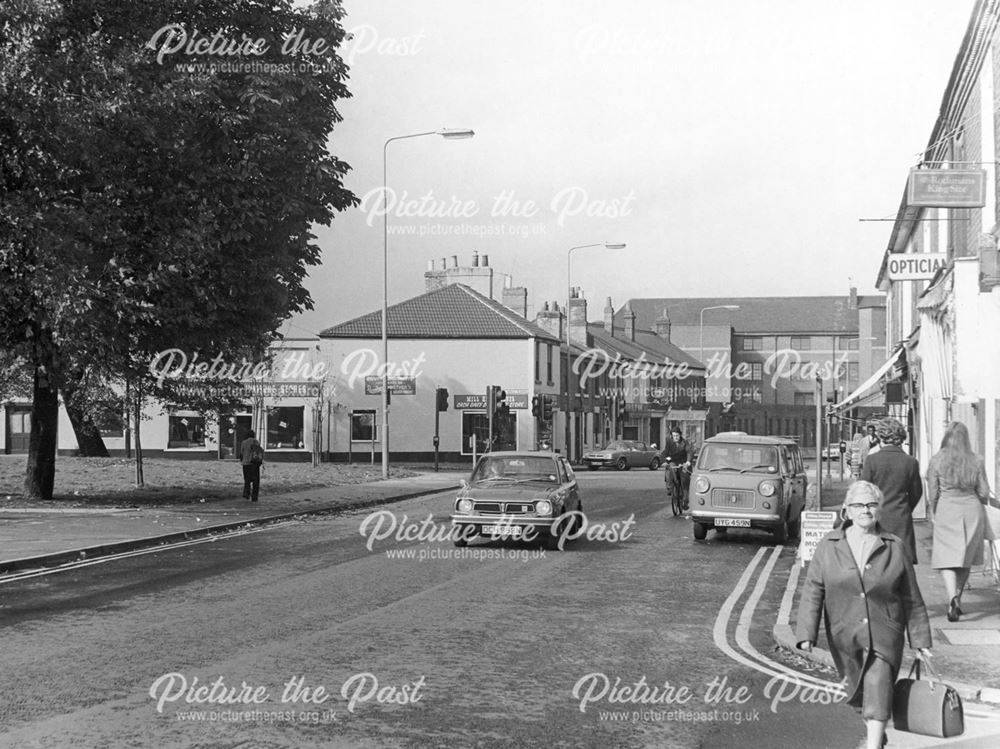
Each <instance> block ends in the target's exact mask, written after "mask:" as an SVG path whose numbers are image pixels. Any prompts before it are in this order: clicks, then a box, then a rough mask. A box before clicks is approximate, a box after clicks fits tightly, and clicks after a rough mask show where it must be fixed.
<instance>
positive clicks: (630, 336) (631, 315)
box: [625, 302, 635, 342]
mask: <svg viewBox="0 0 1000 749" xmlns="http://www.w3.org/2000/svg"><path fill="white" fill-rule="evenodd" d="M625 338H626V340H628V341H633V342H634V341H635V312H633V311H632V303H631V302H626V303H625Z"/></svg>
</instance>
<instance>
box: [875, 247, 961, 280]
mask: <svg viewBox="0 0 1000 749" xmlns="http://www.w3.org/2000/svg"><path fill="white" fill-rule="evenodd" d="M947 264H948V255H947V253H944V252H921V253H907V254H902V255H892V254H890V255H889V262H888V263H887V264H886V270H887V271H888V273H889V280H890V281H929V280H930V279H932V278H934V274H935V273H937V272H938V271H939V270H940V269H941V268H943V267H944V266H945V265H947Z"/></svg>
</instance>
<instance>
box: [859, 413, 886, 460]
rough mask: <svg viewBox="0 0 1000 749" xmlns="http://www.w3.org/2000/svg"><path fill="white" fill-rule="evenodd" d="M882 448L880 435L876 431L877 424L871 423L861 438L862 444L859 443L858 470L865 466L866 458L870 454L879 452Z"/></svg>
mask: <svg viewBox="0 0 1000 749" xmlns="http://www.w3.org/2000/svg"><path fill="white" fill-rule="evenodd" d="M880 448H881V445H880V444H879V440H878V435H877V434H876V433H875V425H874V424H869V425H868V426H867V427H866V428H865V436H864V437H862V438H861V444H860V445H858V471H861V470H862V469H863V468H864V465H865V460H866V459H867V458H868V456H869V455H873V454H875V453H877V452H878V451H879V449H880Z"/></svg>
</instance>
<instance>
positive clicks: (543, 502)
mask: <svg viewBox="0 0 1000 749" xmlns="http://www.w3.org/2000/svg"><path fill="white" fill-rule="evenodd" d="M535 514H536V515H551V514H552V503H551V502H549V500H547V499H540V500H539V501H537V502H535Z"/></svg>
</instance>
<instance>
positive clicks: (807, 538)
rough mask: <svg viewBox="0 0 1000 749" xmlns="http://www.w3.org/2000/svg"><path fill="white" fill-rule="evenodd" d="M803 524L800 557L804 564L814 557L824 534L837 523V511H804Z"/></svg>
mask: <svg viewBox="0 0 1000 749" xmlns="http://www.w3.org/2000/svg"><path fill="white" fill-rule="evenodd" d="M801 521H802V524H801V525H800V526H799V536H800V537H801V541H800V543H799V558H800V559H801V560H802V564H803V566H804V565H805V563H806V562H808V561H810V560H811V559H812V558H813V554H814V553H815V551H816V547H817V546H819V542H820V541H822V540H823V536H825V535H826V534H827V533H829V532H830V531H832V530H833V527H834V526H835V525H836V524H837V513H835V512H806V511H805V510H803V511H802V518H801Z"/></svg>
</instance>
